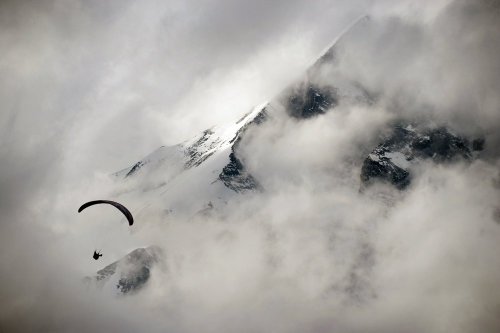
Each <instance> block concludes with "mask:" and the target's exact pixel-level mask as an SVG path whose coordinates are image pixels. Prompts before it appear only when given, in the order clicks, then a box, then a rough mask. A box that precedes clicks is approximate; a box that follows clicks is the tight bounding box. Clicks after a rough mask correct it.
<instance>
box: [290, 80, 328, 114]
mask: <svg viewBox="0 0 500 333" xmlns="http://www.w3.org/2000/svg"><path fill="white" fill-rule="evenodd" d="M283 98H284V99H285V101H284V103H283V104H284V105H285V107H286V109H287V112H288V113H289V114H290V116H292V117H295V118H311V117H314V116H317V115H320V114H324V113H325V112H326V111H327V110H328V109H330V108H333V107H335V106H336V105H337V97H336V93H335V90H334V89H333V88H327V87H320V86H317V85H314V84H310V83H302V84H299V85H297V86H295V87H293V88H291V89H290V90H288V91H286V92H285V97H283Z"/></svg>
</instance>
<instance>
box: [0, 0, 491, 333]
mask: <svg viewBox="0 0 500 333" xmlns="http://www.w3.org/2000/svg"><path fill="white" fill-rule="evenodd" d="M0 6H1V7H0V8H1V10H0V12H1V13H2V14H0V15H1V16H0V27H1V29H0V45H1V46H2V49H3V50H6V51H5V52H4V54H3V55H2V58H1V59H0V73H1V74H2V76H3V77H5V78H8V80H3V81H2V83H1V84H0V97H1V98H0V100H1V105H2V110H3V111H2V113H1V115H0V137H1V144H0V158H1V160H2V163H3V166H2V168H1V171H0V212H1V214H2V219H1V222H0V235H1V236H0V244H1V245H0V246H1V248H0V249H1V251H0V264H1V267H2V268H1V269H2V287H0V299H2V302H1V303H0V328H1V329H0V330H6V331H61V332H64V331H69V330H72V331H75V330H76V331H89V330H94V331H118V330H119V331H124V332H127V331H130V332H137V331H151V332H154V331H162V332H164V331H177V332H199V331H200V330H203V331H207V332H211V331H213V332H216V331H217V332H220V331H239V332H241V331H243V332H256V331H259V332H260V331H269V330H272V331H277V332H303V331H318V332H325V331H328V332H331V331H333V332H401V331H409V332H412V331H415V332H421V331H426V332H439V331H441V330H442V329H443V328H445V329H446V330H448V331H454V332H471V331H481V332H497V331H498V329H499V327H500V322H499V321H498V318H499V317H500V316H499V310H498V307H499V304H500V303H499V300H500V295H499V293H498V292H496V291H495V290H496V288H495V285H496V281H498V278H499V277H500V271H499V269H498V268H497V266H498V265H497V257H496V255H495V254H496V253H497V250H498V245H497V244H498V239H499V237H500V235H499V233H500V228H499V224H498V222H497V221H495V212H497V211H498V202H499V201H498V199H499V193H498V191H499V187H498V179H499V174H498V165H499V164H498V163H499V162H498V158H499V155H498V150H497V148H496V147H497V146H498V145H497V144H496V143H497V141H498V138H497V133H498V124H500V122H499V121H498V120H499V119H498V115H499V113H498V106H499V101H498V96H497V93H496V92H495V88H497V87H498V86H499V82H498V73H500V71H497V70H496V69H497V67H498V65H499V63H498V60H497V56H496V55H497V54H498V52H496V51H497V49H498V42H497V38H496V37H497V36H498V24H496V22H497V21H498V20H497V19H498V15H499V12H498V5H497V2H495V1H481V2H476V3H474V4H471V3H470V2H465V1H454V2H451V1H441V2H438V3H436V2H433V3H432V4H431V3H430V2H419V3H418V4H415V3H414V2H412V1H408V2H406V1H405V2H398V3H397V4H396V3H394V2H391V1H378V2H373V3H368V2H367V1H356V2H348V1H317V2H314V3H304V2H302V1H291V2H290V1H278V2H273V3H272V4H269V2H265V1H258V2H253V3H249V2H244V1H237V2H234V1H217V2H213V1H204V2H200V3H198V4H197V5H196V6H195V5H193V4H186V3H185V2H181V1H179V2H169V3H164V2H160V1H147V2H141V4H139V3H135V2H131V1H124V2H123V1H108V2H101V1H90V2H88V1H86V2H81V1H70V2H67V1H65V2H61V1H41V2H38V1H37V2H34V1H33V2H22V3H20V2H7V1H4V2H2V4H1V5H0ZM367 12H368V13H369V14H372V16H371V17H372V21H371V23H370V29H368V30H355V31H354V32H351V33H349V38H345V39H344V40H343V41H342V42H341V43H340V44H339V49H338V51H339V53H338V56H339V58H338V62H337V63H336V65H335V66H334V67H331V68H325V71H324V72H323V73H321V74H322V77H321V78H314V79H317V80H325V81H324V82H323V83H331V82H328V78H329V77H331V76H329V75H337V76H336V77H342V78H346V79H348V80H350V81H353V82H358V83H360V84H361V85H362V86H363V87H364V88H366V89H367V90H368V91H369V92H370V93H371V94H372V95H373V96H376V97H377V98H376V100H375V102H374V103H372V104H370V105H363V104H362V103H359V104H355V105H352V104H349V103H341V104H340V105H339V106H338V107H337V109H336V110H332V111H330V112H329V113H327V114H326V115H324V116H321V117H317V118H313V119H309V120H306V121H297V120H295V119H289V118H285V117H284V115H283V114H280V113H279V112H276V113H275V114H273V116H274V117H275V118H273V119H271V120H270V121H269V122H267V123H264V124H263V125H262V126H261V127H260V128H259V129H258V131H251V132H249V135H248V136H246V137H245V138H244V140H243V144H242V145H241V147H242V149H241V154H242V157H243V158H244V159H245V161H246V166H247V167H248V169H249V171H250V172H251V173H252V175H254V176H255V177H256V178H257V179H258V180H259V182H261V183H262V185H263V186H264V187H265V188H266V191H265V192H264V193H261V194H255V195H247V196H241V197H235V198H234V199H232V200H230V201H229V202H228V203H227V205H226V206H225V207H224V208H223V209H222V211H220V212H216V213H214V214H213V215H211V216H210V215H208V216H198V217H192V216H182V215H179V216H175V217H172V216H170V217H168V218H165V217H162V216H157V215H148V214H149V213H148V211H147V210H145V211H144V214H143V215H141V218H142V219H143V220H148V221H150V222H151V223H147V224H145V226H144V227H143V228H137V229H134V230H133V233H129V230H128V229H127V228H122V227H124V225H123V224H120V223H119V222H120V221H119V220H117V218H116V216H115V215H114V214H113V213H114V212H112V211H105V212H104V211H103V212H99V213H97V212H93V211H89V212H88V214H86V215H85V216H83V215H78V214H77V213H76V209H77V208H78V206H79V205H80V204H81V203H82V202H84V201H86V200H88V198H91V197H92V198H93V197H101V196H107V195H109V196H113V195H119V194H117V192H116V188H115V184H114V183H113V182H112V180H110V179H109V177H108V175H109V174H110V173H111V172H113V171H117V170H118V169H120V168H122V167H124V166H126V165H129V164H131V162H132V161H134V160H136V159H138V158H140V157H142V155H144V154H145V153H147V152H149V151H152V150H153V149H155V148H157V146H159V145H161V144H165V143H166V144H169V143H172V144H173V143H178V142H180V141H182V140H184V139H186V138H188V137H189V136H192V135H194V134H197V132H198V131H199V130H200V129H204V128H207V127H209V126H211V125H212V124H215V123H220V122H222V123H224V122H227V121H228V120H229V121H232V120H233V119H237V118H239V116H240V115H241V114H242V113H244V112H245V111H246V110H247V109H249V108H250V107H251V106H252V105H254V104H257V103H259V102H261V101H262V100H266V99H270V98H272V97H274V96H275V94H276V93H278V92H279V91H280V90H281V89H282V88H283V87H284V86H286V85H287V83H289V82H291V81H292V80H293V79H295V78H296V77H299V76H300V73H301V72H302V71H303V70H304V69H305V68H306V67H307V66H308V65H309V64H310V63H311V60H314V55H316V54H319V53H320V50H321V49H323V48H324V46H325V45H328V44H329V43H330V41H331V40H332V39H333V38H334V37H335V36H336V35H337V34H338V33H339V32H340V31H341V30H342V29H343V27H345V26H347V25H348V23H349V22H351V21H352V20H353V19H354V18H356V17H359V16H360V15H361V14H366V13H367ZM388 16H390V18H387V17H388ZM325 77H326V79H325ZM401 117H402V118H406V119H419V120H422V119H423V120H424V121H425V122H433V123H445V124H447V125H448V126H451V127H452V128H453V129H455V130H456V131H458V132H460V133H464V134H467V135H479V134H481V135H484V136H485V137H486V151H485V152H484V153H483V155H481V158H480V159H478V160H476V161H473V162H472V163H469V164H465V163H458V164H454V165H434V164H431V163H429V164H426V163H423V164H421V165H419V166H417V168H416V169H415V178H414V181H413V183H412V185H411V187H410V188H409V189H408V190H407V191H405V192H398V191H395V190H394V189H391V188H386V187H384V186H383V185H381V186H379V187H377V186H376V187H373V188H372V189H370V190H368V191H366V192H364V193H360V192H359V168H360V165H361V163H362V160H363V158H364V156H365V155H366V153H367V152H369V151H370V150H371V149H372V148H373V147H374V146H376V144H377V140H378V137H379V135H380V132H381V131H382V130H383V129H384V128H385V127H386V126H387V124H389V123H390V122H391V121H393V120H394V119H397V118H401ZM124 200H126V201H127V202H126V204H127V205H131V206H133V207H134V208H135V207H138V208H139V207H142V206H141V205H142V201H141V196H140V195H129V196H125V197H124ZM153 222H154V223H153ZM97 230H99V233H98V234H97V235H96V231H97ZM104 239H105V240H106V243H107V244H109V246H110V248H109V250H108V251H107V252H106V254H105V255H106V257H105V260H107V262H111V261H112V260H113V259H116V258H118V257H120V256H121V255H123V253H125V252H126V251H127V250H131V249H133V248H135V247H137V246H144V245H150V244H160V245H161V246H162V247H163V248H164V250H165V253H166V256H165V262H164V264H165V266H166V267H167V268H168V269H167V270H155V271H153V274H152V280H151V281H150V283H149V284H148V286H147V288H146V289H144V290H143V291H142V292H141V293H139V294H137V295H134V296H131V297H122V298H120V297H118V298H114V297H108V296H107V295H103V294H102V293H100V292H98V291H95V290H93V289H91V288H90V289H86V288H85V287H84V284H83V283H82V282H81V279H82V278H83V277H84V276H85V275H88V274H92V273H93V272H95V271H96V270H97V269H99V268H101V263H100V262H99V263H92V262H89V260H90V255H91V252H92V250H93V248H91V247H93V246H95V244H96V243H99V242H101V243H102V241H103V240H104Z"/></svg>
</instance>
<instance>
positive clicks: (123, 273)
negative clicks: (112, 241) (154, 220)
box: [95, 246, 162, 294]
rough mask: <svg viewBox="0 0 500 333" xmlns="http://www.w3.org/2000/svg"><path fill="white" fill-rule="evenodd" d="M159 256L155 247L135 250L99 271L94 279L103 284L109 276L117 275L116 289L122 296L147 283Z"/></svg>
mask: <svg viewBox="0 0 500 333" xmlns="http://www.w3.org/2000/svg"><path fill="white" fill-rule="evenodd" d="M161 256H162V250H161V249H160V248H159V247H157V246H150V247H148V248H139V249H136V250H134V251H132V252H130V253H129V254H127V255H126V256H125V257H124V258H122V259H120V260H118V261H115V262H114V263H112V264H110V265H108V266H106V267H104V268H103V269H101V270H99V271H98V272H97V276H96V277H95V279H96V281H98V282H101V283H105V282H106V281H107V280H108V279H109V278H111V276H113V275H115V274H118V273H119V274H120V278H119V280H118V283H117V285H116V288H117V289H118V290H119V291H121V292H122V293H123V294H126V293H129V292H132V291H137V290H139V289H140V288H142V287H144V285H145V284H146V283H147V282H148V280H149V278H150V275H151V269H152V267H153V266H154V265H156V264H158V263H159V261H160V257H161Z"/></svg>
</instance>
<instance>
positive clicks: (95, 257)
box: [92, 251, 102, 260]
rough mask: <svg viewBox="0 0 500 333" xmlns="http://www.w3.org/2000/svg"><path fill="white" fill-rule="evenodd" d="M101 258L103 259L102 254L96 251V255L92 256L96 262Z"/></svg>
mask: <svg viewBox="0 0 500 333" xmlns="http://www.w3.org/2000/svg"><path fill="white" fill-rule="evenodd" d="M99 257H102V254H101V253H99V252H96V251H94V255H93V256H92V258H94V259H95V260H97V259H99Z"/></svg>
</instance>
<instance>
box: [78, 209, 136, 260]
mask: <svg viewBox="0 0 500 333" xmlns="http://www.w3.org/2000/svg"><path fill="white" fill-rule="evenodd" d="M98 204H108V205H112V206H113V207H115V208H116V209H118V210H119V211H120V212H122V214H123V215H125V217H126V218H127V221H128V225H132V224H134V217H133V216H132V213H130V211H129V210H128V209H127V208H126V207H125V206H124V205H122V204H121V203H118V202H116V201H111V200H94V201H89V202H86V203H84V204H83V205H82V206H81V207H80V208H78V213H80V212H81V211H82V210H84V209H85V208H87V207H90V206H93V205H98ZM100 257H102V254H101V253H99V252H98V251H94V254H93V255H92V258H94V260H98V259H99V258H100Z"/></svg>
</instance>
